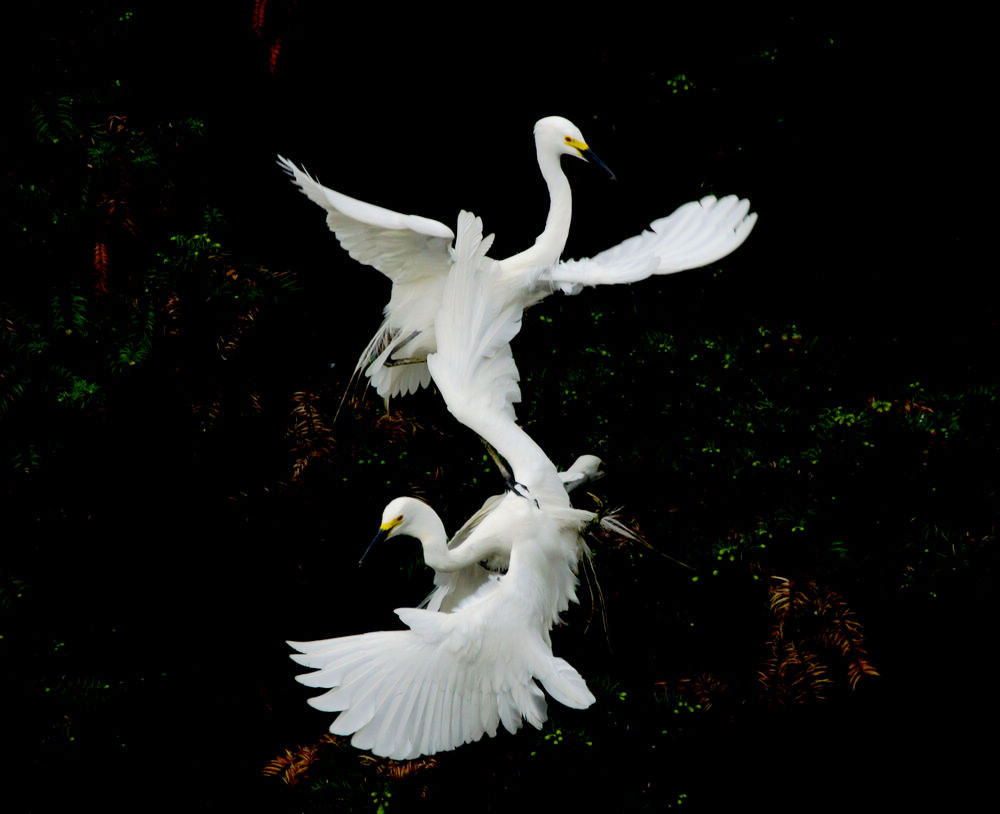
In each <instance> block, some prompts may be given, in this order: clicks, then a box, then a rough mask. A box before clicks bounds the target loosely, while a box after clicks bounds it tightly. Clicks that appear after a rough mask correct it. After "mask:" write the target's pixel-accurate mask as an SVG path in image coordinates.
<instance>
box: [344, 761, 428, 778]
mask: <svg viewBox="0 0 1000 814" xmlns="http://www.w3.org/2000/svg"><path fill="white" fill-rule="evenodd" d="M358 760H359V762H360V763H361V765H362V766H365V767H367V768H374V769H375V773H376V774H378V775H381V776H383V777H391V778H392V779H393V780H402V779H403V778H405V777H413V776H414V775H417V774H421V773H422V772H426V771H428V770H430V769H436V768H437V767H438V761H437V758H433V757H421V758H417V759H416V760H392V759H390V758H387V757H376V756H374V755H360V756H359V757H358Z"/></svg>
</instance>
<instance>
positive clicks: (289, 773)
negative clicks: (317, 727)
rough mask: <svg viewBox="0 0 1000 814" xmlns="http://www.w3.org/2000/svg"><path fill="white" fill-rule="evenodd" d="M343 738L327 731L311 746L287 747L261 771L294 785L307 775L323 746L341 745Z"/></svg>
mask: <svg viewBox="0 0 1000 814" xmlns="http://www.w3.org/2000/svg"><path fill="white" fill-rule="evenodd" d="M341 740H342V739H341V738H337V737H335V736H334V735H331V734H329V733H327V734H325V735H323V737H322V738H320V739H319V740H318V741H316V743H314V744H312V745H310V746H296V747H295V748H294V749H286V750H285V753H284V754H283V755H279V756H278V757H276V758H274V759H273V760H271V761H268V763H267V765H266V766H265V767H264V768H263V769H262V770H261V772H262V774H264V775H266V776H268V777H277V776H280V777H281V782H282V783H287V784H288V785H289V786H294V785H295V784H296V783H298V782H299V781H300V780H302V779H303V778H305V777H306V773H307V772H308V771H309V768H310V767H311V766H312V765H313V763H314V762H315V761H316V758H317V757H318V756H319V753H320V747H321V746H326V745H330V744H332V745H335V746H340V745H341Z"/></svg>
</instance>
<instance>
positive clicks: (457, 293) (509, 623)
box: [289, 212, 595, 760]
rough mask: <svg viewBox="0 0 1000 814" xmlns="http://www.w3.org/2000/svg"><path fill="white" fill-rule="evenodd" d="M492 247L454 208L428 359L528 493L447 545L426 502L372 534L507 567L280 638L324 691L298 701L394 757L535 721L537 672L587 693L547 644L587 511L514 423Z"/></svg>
mask: <svg viewBox="0 0 1000 814" xmlns="http://www.w3.org/2000/svg"><path fill="white" fill-rule="evenodd" d="M489 245H490V240H489V239H485V240H484V239H483V238H482V235H481V224H480V222H479V221H478V220H477V219H475V218H473V217H472V216H471V215H469V214H468V213H464V212H463V213H461V215H460V216H459V234H458V238H457V240H456V247H455V266H454V268H453V269H452V272H451V274H449V276H448V278H447V284H446V285H445V287H444V289H443V291H442V308H441V309H440V313H439V315H438V317H437V319H436V331H437V336H438V340H439V342H438V350H437V351H436V352H435V353H434V354H432V355H431V356H430V357H429V358H428V365H429V368H430V370H431V373H432V375H433V376H434V379H435V381H436V382H438V386H439V388H440V390H441V393H442V396H443V397H444V399H445V402H446V404H447V405H448V409H449V410H450V411H451V412H452V413H453V414H454V415H455V416H456V418H458V419H459V421H461V422H462V423H465V424H466V425H467V426H469V427H470V428H471V429H473V430H474V431H476V432H477V433H478V434H479V435H480V436H481V437H482V438H483V439H484V440H485V441H486V442H487V443H489V444H490V445H492V446H493V447H494V448H495V449H496V450H497V452H498V453H499V454H500V455H502V456H503V457H504V459H505V460H506V461H507V462H508V463H509V464H510V466H511V471H512V475H513V477H514V478H515V479H516V481H517V482H518V483H519V484H520V485H521V486H522V487H523V488H524V490H526V492H527V493H528V495H529V497H528V498H526V497H524V496H522V495H521V494H518V493H515V492H507V493H506V494H504V495H503V496H502V497H501V498H500V500H499V501H497V504H496V505H495V507H494V508H493V509H492V510H491V511H489V512H487V513H486V515H485V516H484V517H483V518H482V519H481V520H480V522H478V523H477V524H476V525H475V527H474V528H473V529H472V530H471V531H470V532H469V534H468V536H467V537H466V538H465V539H464V540H463V541H462V543H461V544H460V545H458V546H456V547H455V548H449V547H448V543H447V534H446V533H445V530H444V524H443V523H442V522H441V519H440V517H438V515H437V514H436V513H435V512H434V510H433V509H431V508H430V507H429V506H428V505H426V504H425V503H422V502H421V501H418V500H415V499H413V498H405V497H404V498H397V499H395V500H393V501H392V502H391V503H389V505H388V506H386V508H385V510H384V512H383V515H382V524H381V526H380V532H379V536H381V537H392V536H401V535H409V536H411V537H416V538H417V539H418V540H419V541H420V543H421V545H422V547H423V552H424V560H425V562H426V563H427V564H428V565H430V566H431V567H432V568H434V569H435V571H438V572H442V573H448V572H461V571H462V570H463V569H466V568H468V567H469V566H470V565H476V564H477V563H479V562H480V561H481V560H482V559H484V558H487V557H489V556H491V555H493V554H495V553H498V552H509V566H508V569H507V572H506V574H504V575H503V576H499V577H496V578H493V579H489V580H487V581H486V582H484V583H483V584H481V585H480V586H479V587H478V588H476V589H475V590H474V591H472V592H471V593H470V594H469V595H467V596H466V597H465V598H464V599H463V600H462V601H461V602H460V603H458V604H457V605H456V606H455V607H454V609H453V610H452V612H450V613H444V612H441V611H435V610H429V609H428V610H425V609H419V608H400V609H397V610H396V614H397V615H398V616H399V618H400V619H401V620H402V621H403V622H404V623H405V624H406V625H407V627H408V628H409V629H408V630H399V631H379V632H374V633H365V634H361V635H357V636H346V637H340V638H334V639H325V640H321V641H314V642H289V644H290V645H291V646H292V647H293V648H294V649H295V650H297V651H298V653H297V654H294V655H293V656H292V658H293V659H294V660H295V661H296V662H298V663H299V664H302V665H303V666H306V667H310V668H313V669H314V670H315V672H312V673H307V674H304V675H300V676H298V677H297V678H298V680H299V681H300V682H301V683H303V684H305V685H306V686H310V687H324V688H329V689H328V691H327V692H326V693H324V694H322V695H320V696H317V697H315V698H312V699H310V701H309V703H310V704H311V705H312V706H314V707H316V708H317V709H321V710H326V711H331V712H339V713H340V714H339V715H338V717H337V718H336V719H335V720H334V722H333V724H332V725H331V727H330V731H331V732H333V733H334V734H338V735H352V736H353V737H352V739H351V743H352V744H353V745H354V746H356V747H358V748H362V749H370V750H372V751H373V752H374V753H375V754H379V755H384V756H387V757H391V758H394V759H398V760H403V759H411V758H415V757H418V756H420V755H428V754H434V753H436V752H440V751H445V750H449V749H454V748H456V747H457V746H460V745H462V744H464V743H469V742H471V741H475V740H478V739H479V738H481V737H482V736H483V735H484V734H488V735H490V736H493V735H495V734H496V731H497V726H498V723H500V722H502V723H503V725H504V727H505V728H506V729H507V730H508V731H510V732H515V731H516V730H517V729H518V728H519V727H520V726H521V722H522V720H527V721H528V722H529V723H530V724H532V725H533V726H535V727H541V725H542V723H543V722H544V721H545V718H546V706H545V697H544V694H543V692H542V689H541V688H539V686H538V684H536V681H537V682H539V683H540V684H541V687H542V688H544V689H545V691H546V692H548V693H549V695H551V696H552V697H553V698H554V699H556V700H557V701H559V702H560V703H562V704H565V705H566V706H569V707H573V708H578V709H582V708H586V707H588V706H590V705H591V704H592V703H593V702H594V700H595V699H594V696H593V694H592V693H591V692H590V690H589V689H588V688H587V685H586V682H585V681H584V679H583V678H582V677H581V676H580V674H579V673H578V672H577V671H576V669H574V668H573V667H572V666H571V665H570V664H569V663H568V662H566V661H565V660H563V659H561V658H558V657H556V656H554V655H553V653H552V643H551V638H550V629H551V627H552V626H553V624H555V623H556V622H557V621H558V619H559V614H560V612H561V611H562V610H564V609H565V608H566V607H567V605H568V602H569V601H570V600H573V599H575V596H576V594H575V590H576V584H577V576H576V567H577V561H578V558H579V554H580V550H581V541H580V533H581V531H582V529H583V528H584V527H585V526H586V524H587V523H589V522H590V521H591V520H592V519H593V517H594V514H593V513H592V512H588V511H583V510H579V509H574V508H572V507H571V506H570V505H569V496H568V495H567V492H566V488H565V485H564V483H563V480H562V479H561V478H560V476H559V473H558V472H557V470H556V467H555V466H554V465H553V464H552V462H551V461H550V460H549V459H548V457H547V456H546V455H545V453H544V452H543V451H542V450H541V448H540V447H539V446H538V445H537V444H536V443H535V442H534V441H533V440H532V439H531V438H530V437H529V436H528V434H527V433H525V432H524V430H523V429H521V428H520V427H519V426H517V424H516V422H515V416H514V412H513V403H514V402H515V401H516V400H517V399H518V397H519V391H518V387H517V370H516V367H515V366H514V362H513V358H512V357H511V353H510V346H509V342H510V340H511V339H512V338H513V336H514V335H515V334H516V333H517V331H518V330H519V328H520V321H521V307H520V306H519V305H518V304H517V302H516V298H515V299H513V300H512V298H511V297H510V296H509V294H510V291H509V290H506V288H505V286H506V285H507V283H508V281H506V280H505V279H504V278H503V277H502V276H500V275H497V274H496V273H495V272H496V269H495V266H496V263H495V261H490V260H488V259H487V258H486V257H485V252H486V250H487V249H488V247H489Z"/></svg>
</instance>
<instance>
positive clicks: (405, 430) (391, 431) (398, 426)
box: [375, 410, 423, 444]
mask: <svg viewBox="0 0 1000 814" xmlns="http://www.w3.org/2000/svg"><path fill="white" fill-rule="evenodd" d="M375 429H376V430H378V432H379V433H380V434H381V435H382V437H383V438H384V439H385V441H386V442H387V443H389V444H399V443H403V442H406V441H409V440H410V439H411V438H413V437H414V436H415V435H416V434H417V433H418V432H419V431H420V430H422V429H423V427H422V426H421V425H420V424H418V423H417V422H416V421H414V420H412V419H410V418H406V417H405V416H404V415H403V413H402V412H401V411H400V410H391V411H390V412H388V413H385V414H384V415H381V416H379V418H378V420H377V421H376V422H375Z"/></svg>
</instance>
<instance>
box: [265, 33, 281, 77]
mask: <svg viewBox="0 0 1000 814" xmlns="http://www.w3.org/2000/svg"><path fill="white" fill-rule="evenodd" d="M280 53H281V37H275V38H274V40H273V41H272V42H271V48H270V51H269V52H268V55H267V67H268V70H269V71H270V72H271V73H272V74H274V73H277V72H278V55H279V54H280Z"/></svg>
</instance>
